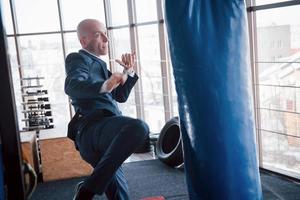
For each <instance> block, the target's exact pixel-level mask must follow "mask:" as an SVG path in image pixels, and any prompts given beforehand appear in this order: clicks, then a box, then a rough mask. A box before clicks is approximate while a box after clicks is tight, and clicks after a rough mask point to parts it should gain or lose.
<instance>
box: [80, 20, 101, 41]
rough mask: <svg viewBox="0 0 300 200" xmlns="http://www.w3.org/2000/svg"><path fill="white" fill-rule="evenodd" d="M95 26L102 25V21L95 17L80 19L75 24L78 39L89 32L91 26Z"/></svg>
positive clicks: (91, 29)
mask: <svg viewBox="0 0 300 200" xmlns="http://www.w3.org/2000/svg"><path fill="white" fill-rule="evenodd" d="M97 26H102V27H104V25H103V23H101V22H99V21H98V20H96V19H85V20H82V21H81V22H80V23H79V24H78V26H77V36H78V39H79V40H80V38H82V37H83V36H86V35H87V34H88V33H91V32H92V31H93V28H94V27H97Z"/></svg>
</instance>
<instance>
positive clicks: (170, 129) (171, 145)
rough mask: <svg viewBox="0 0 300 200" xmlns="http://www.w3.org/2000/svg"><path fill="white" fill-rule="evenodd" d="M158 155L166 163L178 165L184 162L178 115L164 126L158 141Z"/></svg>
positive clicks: (173, 165)
mask: <svg viewBox="0 0 300 200" xmlns="http://www.w3.org/2000/svg"><path fill="white" fill-rule="evenodd" d="M156 155H157V157H158V159H160V160H161V161H162V162H164V163H165V164H167V165H169V166H171V167H176V166H179V165H181V164H182V163H183V151H182V140H181V134H180V128H179V120H178V117H174V118H172V119H170V120H169V121H168V122H167V123H166V124H165V126H164V127H163V128H162V130H161V132H160V135H159V137H158V140H157V143H156Z"/></svg>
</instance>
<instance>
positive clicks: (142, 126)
mask: <svg viewBox="0 0 300 200" xmlns="http://www.w3.org/2000/svg"><path fill="white" fill-rule="evenodd" d="M131 125H132V128H133V129H134V134H136V136H138V137H141V138H142V139H144V138H146V137H147V136H148V135H149V127H148V125H147V124H146V123H145V122H144V121H142V120H140V119H133V120H132V123H131Z"/></svg>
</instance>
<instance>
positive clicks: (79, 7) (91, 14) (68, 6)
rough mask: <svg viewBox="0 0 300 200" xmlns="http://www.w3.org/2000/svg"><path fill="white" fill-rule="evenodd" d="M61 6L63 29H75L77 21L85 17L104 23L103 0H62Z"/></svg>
mask: <svg viewBox="0 0 300 200" xmlns="http://www.w3.org/2000/svg"><path fill="white" fill-rule="evenodd" d="M61 7H62V12H63V15H62V16H63V25H64V29H65V30H76V28H77V25H78V23H79V22H80V21H82V20H83V19H87V18H89V19H98V20H100V21H101V22H102V23H104V24H105V14H104V7H103V1H99V0H85V1H74V0H63V1H61Z"/></svg>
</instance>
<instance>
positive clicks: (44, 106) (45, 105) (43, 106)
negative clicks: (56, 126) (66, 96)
mask: <svg viewBox="0 0 300 200" xmlns="http://www.w3.org/2000/svg"><path fill="white" fill-rule="evenodd" d="M39 107H40V108H41V109H51V106H50V104H42V105H40V106H39Z"/></svg>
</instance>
